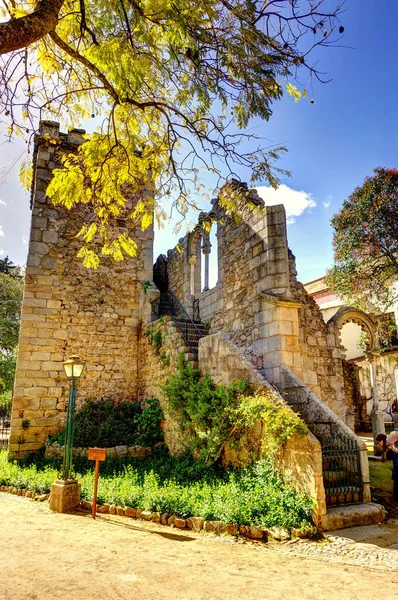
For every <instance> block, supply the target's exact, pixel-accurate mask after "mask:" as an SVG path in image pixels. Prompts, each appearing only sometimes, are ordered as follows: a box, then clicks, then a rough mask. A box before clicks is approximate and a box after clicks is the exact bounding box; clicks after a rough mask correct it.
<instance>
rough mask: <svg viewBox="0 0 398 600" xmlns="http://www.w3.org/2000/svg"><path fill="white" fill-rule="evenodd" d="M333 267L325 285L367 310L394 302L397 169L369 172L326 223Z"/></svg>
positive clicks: (397, 282)
mask: <svg viewBox="0 0 398 600" xmlns="http://www.w3.org/2000/svg"><path fill="white" fill-rule="evenodd" d="M332 225H333V227H334V230H335V233H334V239H333V247H334V261H335V265H334V267H333V268H332V269H331V270H330V271H329V273H328V276H327V278H326V281H327V283H328V285H330V287H331V288H332V289H333V290H334V291H335V292H336V293H337V294H338V295H339V296H341V297H342V298H346V299H347V300H348V301H349V302H350V303H351V304H354V305H356V306H358V307H359V308H362V309H363V310H365V311H367V312H375V313H379V312H383V311H385V310H386V309H388V308H389V307H391V305H392V304H394V303H395V302H397V300H398V170H396V169H383V168H378V169H375V171H374V175H373V176H372V177H367V178H366V179H365V181H364V183H363V185H362V186H360V187H358V188H356V190H355V191H354V192H353V193H352V194H351V196H350V197H349V198H348V199H347V200H345V202H344V203H343V207H342V209H341V211H340V212H339V213H338V214H337V215H335V216H334V217H333V219H332Z"/></svg>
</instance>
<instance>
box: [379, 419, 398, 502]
mask: <svg viewBox="0 0 398 600" xmlns="http://www.w3.org/2000/svg"><path fill="white" fill-rule="evenodd" d="M376 442H377V443H378V444H379V446H381V449H382V452H383V454H382V456H383V460H384V457H385V458H386V459H387V460H392V464H393V467H392V480H393V482H394V484H393V497H394V500H395V502H398V431H394V433H391V434H390V435H385V434H384V433H379V435H378V436H377V437H376Z"/></svg>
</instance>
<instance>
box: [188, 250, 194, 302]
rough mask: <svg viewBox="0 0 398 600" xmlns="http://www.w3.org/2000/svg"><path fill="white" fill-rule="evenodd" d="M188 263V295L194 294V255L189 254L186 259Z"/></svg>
mask: <svg viewBox="0 0 398 600" xmlns="http://www.w3.org/2000/svg"><path fill="white" fill-rule="evenodd" d="M188 263H189V265H190V277H189V294H190V296H194V295H195V265H196V256H190V257H189V259H188Z"/></svg>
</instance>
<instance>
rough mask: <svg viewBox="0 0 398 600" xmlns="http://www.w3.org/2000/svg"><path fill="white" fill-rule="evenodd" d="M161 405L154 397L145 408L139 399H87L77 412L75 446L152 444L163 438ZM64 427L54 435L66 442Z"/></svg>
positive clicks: (57, 439) (110, 446)
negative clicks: (115, 401)
mask: <svg viewBox="0 0 398 600" xmlns="http://www.w3.org/2000/svg"><path fill="white" fill-rule="evenodd" d="M162 418H163V413H162V409H161V408H160V406H159V403H158V401H157V400H155V399H150V400H147V404H146V407H145V408H144V410H142V409H141V406H140V404H139V402H120V403H119V404H115V403H114V402H112V401H111V400H97V401H92V402H86V403H85V404H84V405H83V406H82V408H81V410H80V411H79V412H78V413H76V414H75V416H74V424H75V433H74V446H75V447H81V448H88V447H89V446H98V447H100V448H112V447H114V446H133V445H153V444H156V443H157V442H160V441H162V440H163V433H162V429H161V427H160V421H161V420H162ZM64 439H65V428H64V429H63V430H62V431H60V432H59V433H57V434H56V435H54V436H52V437H51V438H50V439H49V443H53V442H55V441H57V442H59V443H60V444H61V445H63V444H64Z"/></svg>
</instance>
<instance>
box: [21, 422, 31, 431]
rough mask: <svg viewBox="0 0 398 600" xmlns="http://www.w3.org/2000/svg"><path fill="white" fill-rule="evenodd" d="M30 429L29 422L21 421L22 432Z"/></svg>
mask: <svg viewBox="0 0 398 600" xmlns="http://www.w3.org/2000/svg"><path fill="white" fill-rule="evenodd" d="M29 427H30V420H29V419H22V423H21V428H22V429H23V430H24V431H27V430H28V429H29Z"/></svg>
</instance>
